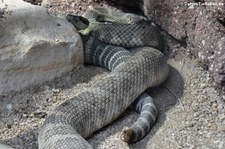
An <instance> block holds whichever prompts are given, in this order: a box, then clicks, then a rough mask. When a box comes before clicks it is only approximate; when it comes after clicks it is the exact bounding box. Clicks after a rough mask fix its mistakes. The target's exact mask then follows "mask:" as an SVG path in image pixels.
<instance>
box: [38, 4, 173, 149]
mask: <svg viewBox="0 0 225 149" xmlns="http://www.w3.org/2000/svg"><path fill="white" fill-rule="evenodd" d="M116 16H117V17H116ZM85 18H87V19H85ZM118 18H120V20H118ZM67 19H68V20H69V21H70V22H71V23H72V24H73V25H74V26H75V27H76V29H77V30H78V31H80V33H81V34H83V36H82V38H83V40H84V43H85V44H84V56H85V63H87V64H94V65H100V66H103V67H105V68H107V69H109V70H111V71H112V72H111V73H110V74H108V75H107V76H106V77H105V78H103V79H102V80H101V81H99V82H97V83H96V84H94V85H93V86H91V87H90V88H88V89H86V90H85V91H83V92H82V93H80V94H78V95H77V96H75V97H73V98H71V99H68V100H67V101H65V102H64V103H62V104H61V105H59V106H58V107H57V108H56V109H55V110H54V111H53V112H52V113H51V114H49V115H48V117H47V118H46V120H45V122H44V124H43V126H42V127H41V129H40V132H39V136H38V144H39V148H40V149H75V148H76V149H87V148H92V147H91V145H90V144H89V143H88V142H87V141H86V140H85V138H86V137H88V136H90V135H91V134H92V133H93V132H95V131H96V130H99V129H100V128H102V127H103V126H105V125H107V124H109V123H110V122H112V121H113V120H115V119H116V118H117V117H118V116H120V115H121V114H122V113H123V112H124V111H125V110H126V109H127V108H128V107H129V106H130V105H131V104H132V103H134V101H135V100H136V99H137V101H136V103H134V106H135V109H136V110H137V111H138V112H139V113H140V116H139V118H138V120H137V121H136V122H135V123H134V124H133V125H132V126H131V127H130V128H126V129H125V130H124V131H123V134H124V137H125V138H124V140H125V141H127V142H129V143H130V142H135V141H137V140H139V139H140V138H142V137H143V136H144V135H145V134H146V133H147V132H148V131H149V129H150V125H152V123H154V121H155V118H156V117H155V115H156V114H157V110H156V108H155V105H154V102H153V99H152V98H151V97H150V96H149V95H148V94H146V93H143V92H144V91H145V90H146V89H147V88H149V87H154V86H157V85H159V84H160V83H162V82H163V81H164V80H165V79H166V78H167V76H168V70H169V67H168V65H167V61H166V58H165V57H164V55H163V54H162V53H161V52H160V51H159V50H158V49H160V48H162V46H161V43H162V42H161V41H162V40H161V36H160V33H159V31H158V30H157V28H156V27H155V26H153V25H151V24H150V23H149V21H148V20H145V19H144V18H142V17H137V16H136V15H133V14H125V13H123V12H120V11H118V12H117V11H115V10H108V9H104V8H98V9H92V10H89V11H87V12H86V13H85V14H84V15H83V17H79V16H73V15H68V16H67ZM84 22H85V23H84ZM86 22H88V25H87V26H86ZM87 34H88V36H87ZM127 34H129V35H127ZM125 48H127V49H125ZM156 48H158V49H156ZM142 93H143V94H142ZM126 137H128V138H126Z"/></svg>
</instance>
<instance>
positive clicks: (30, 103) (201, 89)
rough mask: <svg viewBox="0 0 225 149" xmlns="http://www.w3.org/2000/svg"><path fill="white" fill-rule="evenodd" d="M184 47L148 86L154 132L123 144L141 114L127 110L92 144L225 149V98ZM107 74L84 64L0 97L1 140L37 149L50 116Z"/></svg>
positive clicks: (150, 148) (119, 147)
mask: <svg viewBox="0 0 225 149" xmlns="http://www.w3.org/2000/svg"><path fill="white" fill-rule="evenodd" d="M74 5H75V4H74ZM62 9H63V8H62ZM182 50H186V49H177V51H178V52H176V54H175V55H174V56H173V57H172V58H170V59H169V61H168V63H169V64H170V66H171V67H170V74H169V77H168V79H167V80H166V82H165V83H164V84H162V85H160V86H159V87H157V88H153V89H149V90H148V92H149V93H150V94H151V95H152V96H153V97H154V99H155V101H156V104H157V108H158V109H159V117H158V120H157V123H156V124H155V126H154V127H153V128H152V130H151V132H150V133H149V134H148V135H147V136H146V137H145V138H144V139H142V140H141V141H139V142H137V143H135V144H130V145H128V144H126V143H124V142H123V141H122V140H121V135H120V133H121V130H122V129H123V128H124V127H125V126H131V125H132V123H133V122H134V121H135V120H136V119H137V117H138V114H137V113H135V112H134V111H131V110H129V109H128V110H127V111H126V112H125V113H124V114H122V116H121V117H120V118H118V119H117V120H116V121H115V122H113V123H111V124H110V125H109V126H107V127H104V128H103V129H101V130H100V131H98V132H96V133H95V134H93V135H92V136H90V137H89V138H88V141H89V142H90V143H91V144H92V145H93V147H94V148H113V149H125V148H131V149H155V148H168V149H169V148H170V149H171V148H204V149H220V148H221V149H222V148H225V107H224V105H225V103H224V100H222V99H221V97H220V96H219V95H218V93H217V92H216V91H215V89H214V88H213V86H212V79H211V78H210V77H209V74H208V72H207V71H204V70H203V69H201V68H198V67H195V66H197V62H195V61H194V60H191V59H189V58H187V57H188V56H187V55H185V54H183V53H185V52H182ZM174 51H176V49H174ZM108 73H109V72H108V71H107V70H105V69H103V68H99V67H94V66H80V67H78V68H75V69H74V70H73V71H71V72H68V73H65V74H64V75H63V76H62V77H58V78H56V79H54V80H52V81H49V82H44V83H42V84H39V85H35V86H30V87H28V88H26V89H24V90H23V91H20V92H9V93H6V94H4V95H1V96H0V105H1V106H0V142H3V143H5V144H8V145H10V146H12V147H14V148H16V149H36V148H38V144H37V135H38V129H39V127H40V126H41V124H42V123H43V122H44V119H45V117H46V115H47V114H48V113H50V112H51V111H52V110H53V109H54V108H55V107H56V106H57V105H59V104H60V103H62V102H63V101H65V100H67V99H69V98H71V97H73V96H75V95H77V94H79V93H80V92H81V91H83V90H84V89H85V88H88V87H90V86H91V85H92V84H93V83H95V82H96V81H101V79H102V78H103V77H104V76H105V75H107V74H108Z"/></svg>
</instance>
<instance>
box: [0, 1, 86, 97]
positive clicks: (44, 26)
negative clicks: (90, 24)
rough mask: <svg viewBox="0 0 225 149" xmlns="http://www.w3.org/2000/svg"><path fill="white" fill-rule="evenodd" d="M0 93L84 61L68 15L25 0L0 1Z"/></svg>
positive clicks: (23, 85)
mask: <svg viewBox="0 0 225 149" xmlns="http://www.w3.org/2000/svg"><path fill="white" fill-rule="evenodd" d="M0 43H1V44H0V94H1V93H3V92H6V91H9V90H21V89H22V88H24V87H26V86H28V85H31V84H36V83H41V82H43V81H46V80H51V79H53V78H54V77H56V76H60V75H61V74H62V73H64V72H67V71H70V70H72V69H73V68H74V67H75V66H77V65H78V64H82V63H83V47H82V40H81V38H80V36H79V34H78V33H77V32H76V30H75V29H74V27H73V26H72V25H71V24H70V23H69V22H67V20H66V19H63V18H57V17H55V16H52V15H50V14H49V13H47V11H46V10H45V8H44V7H41V6H34V5H31V4H29V3H27V2H24V1H22V0H16V1H15V0H7V1H1V2H0Z"/></svg>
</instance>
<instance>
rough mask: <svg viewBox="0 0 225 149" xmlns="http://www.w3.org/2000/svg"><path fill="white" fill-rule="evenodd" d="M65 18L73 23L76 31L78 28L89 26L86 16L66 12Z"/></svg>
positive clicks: (82, 28) (83, 28)
mask: <svg viewBox="0 0 225 149" xmlns="http://www.w3.org/2000/svg"><path fill="white" fill-rule="evenodd" d="M66 19H67V20H68V21H69V22H70V23H71V24H73V26H74V27H75V28H76V29H77V31H78V32H79V31H80V30H85V29H86V28H88V26H89V21H88V20H87V19H86V18H84V17H82V16H78V15H72V14H68V15H67V16H66Z"/></svg>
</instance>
